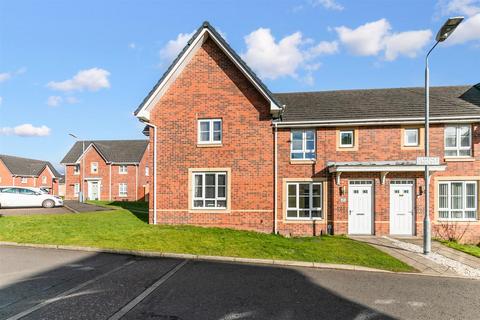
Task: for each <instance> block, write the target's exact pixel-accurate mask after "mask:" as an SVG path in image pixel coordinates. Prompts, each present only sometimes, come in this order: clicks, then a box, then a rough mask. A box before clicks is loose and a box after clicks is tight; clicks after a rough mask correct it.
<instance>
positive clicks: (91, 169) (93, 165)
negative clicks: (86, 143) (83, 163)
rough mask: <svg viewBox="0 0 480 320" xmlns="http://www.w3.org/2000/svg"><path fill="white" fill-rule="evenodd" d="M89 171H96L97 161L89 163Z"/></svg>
mask: <svg viewBox="0 0 480 320" xmlns="http://www.w3.org/2000/svg"><path fill="white" fill-rule="evenodd" d="M90 173H98V162H92V163H90Z"/></svg>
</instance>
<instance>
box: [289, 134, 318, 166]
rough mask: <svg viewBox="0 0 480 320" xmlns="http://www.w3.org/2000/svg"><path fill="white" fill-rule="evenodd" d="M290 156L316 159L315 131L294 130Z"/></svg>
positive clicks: (301, 158) (294, 158)
mask: <svg viewBox="0 0 480 320" xmlns="http://www.w3.org/2000/svg"><path fill="white" fill-rule="evenodd" d="M290 158H291V159H292V160H314V159H315V131H313V130H293V131H292V133H291V149H290Z"/></svg>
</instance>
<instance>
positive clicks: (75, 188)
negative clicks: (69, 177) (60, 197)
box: [73, 183, 80, 198]
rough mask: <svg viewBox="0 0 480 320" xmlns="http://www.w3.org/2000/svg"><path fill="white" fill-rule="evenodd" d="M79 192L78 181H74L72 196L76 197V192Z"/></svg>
mask: <svg viewBox="0 0 480 320" xmlns="http://www.w3.org/2000/svg"><path fill="white" fill-rule="evenodd" d="M79 193H80V183H75V184H74V185H73V196H74V197H75V198H78V194H79Z"/></svg>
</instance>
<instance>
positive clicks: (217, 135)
mask: <svg viewBox="0 0 480 320" xmlns="http://www.w3.org/2000/svg"><path fill="white" fill-rule="evenodd" d="M213 141H222V134H221V133H220V132H219V131H215V132H213Z"/></svg>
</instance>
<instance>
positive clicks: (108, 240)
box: [0, 202, 413, 271]
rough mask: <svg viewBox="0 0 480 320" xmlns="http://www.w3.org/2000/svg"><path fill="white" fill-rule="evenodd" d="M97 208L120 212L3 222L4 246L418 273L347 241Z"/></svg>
mask: <svg viewBox="0 0 480 320" xmlns="http://www.w3.org/2000/svg"><path fill="white" fill-rule="evenodd" d="M97 204H102V205H115V206H119V207H116V208H113V207H112V210H111V211H103V212H95V213H81V214H67V215H65V214H64V215H53V214H51V215H32V216H12V217H1V218H0V241H14V242H20V243H42V244H62V245H78V246H92V247H98V248H112V249H130V250H148V251H158V252H175V253H190V254H203V255H218V256H232V257H248V258H263V259H283V260H300V261H315V262H325V263H341V264H352V265H360V266H366V267H371V268H378V269H385V270H392V271H413V269H412V268H411V267H410V266H408V265H406V264H404V263H403V262H401V261H399V260H397V259H395V258H393V257H391V256H389V255H387V254H386V253H383V252H382V251H380V250H377V249H376V248H373V247H371V246H369V245H368V244H365V243H361V242H357V241H354V240H351V239H348V238H346V237H340V236H323V237H309V238H285V237H281V236H277V235H272V234H262V233H256V232H248V231H236V230H231V229H221V228H202V227H194V226H165V225H163V226H162V225H156V226H153V225H149V224H147V223H146V222H147V210H146V208H147V207H146V204H145V203H126V202H116V203H110V204H108V203H105V202H101V203H98V202H97ZM120 206H121V207H122V208H120Z"/></svg>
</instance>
